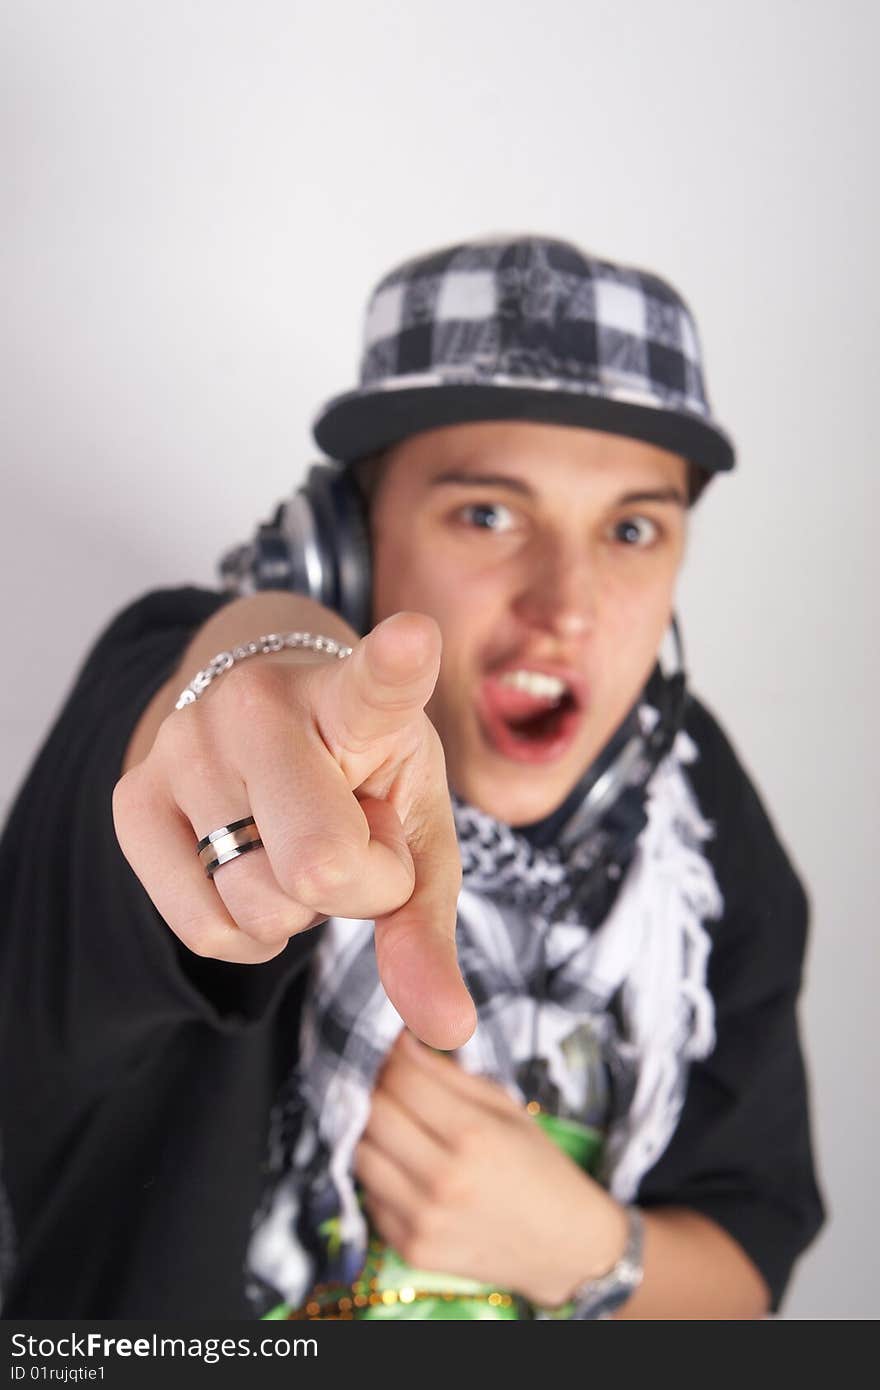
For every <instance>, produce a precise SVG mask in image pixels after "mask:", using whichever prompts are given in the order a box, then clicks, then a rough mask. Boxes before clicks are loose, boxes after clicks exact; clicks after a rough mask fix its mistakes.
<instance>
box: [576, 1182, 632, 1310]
mask: <svg viewBox="0 0 880 1390" xmlns="http://www.w3.org/2000/svg"><path fill="white" fill-rule="evenodd" d="M626 1216H627V1238H626V1248H625V1249H624V1252H623V1254H622V1255H621V1257H620V1259H619V1260H618V1261H617V1264H616V1265H615V1266H614V1268H613V1269H609V1271H608V1273H607V1274H603V1275H601V1277H600V1278H598V1279H588V1280H586V1282H585V1283H583V1284H579V1285H578V1287H577V1288H576V1289H575V1291H574V1293H573V1294H572V1296H571V1298H570V1299H569V1304H570V1305H571V1313H570V1314H569V1317H571V1318H573V1319H574V1318H609V1317H610V1316H611V1314H612V1313H613V1312H615V1310H616V1309H617V1308H620V1307H621V1306H622V1305H623V1304H624V1303H625V1302H626V1300H627V1299H628V1298H629V1297H630V1295H631V1294H634V1293H635V1291H636V1289H637V1288H638V1287H639V1284H641V1282H642V1274H643V1266H642V1249H643V1246H644V1226H643V1223H642V1213H641V1212H640V1211H639V1209H638V1207H627V1209H626Z"/></svg>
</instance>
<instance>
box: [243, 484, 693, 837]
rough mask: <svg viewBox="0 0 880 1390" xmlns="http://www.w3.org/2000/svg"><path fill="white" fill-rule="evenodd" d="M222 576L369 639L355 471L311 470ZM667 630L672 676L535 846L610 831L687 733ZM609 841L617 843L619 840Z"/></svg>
mask: <svg viewBox="0 0 880 1390" xmlns="http://www.w3.org/2000/svg"><path fill="white" fill-rule="evenodd" d="M220 573H221V576H222V579H223V583H224V587H225V588H227V589H229V590H231V591H233V592H235V593H238V594H241V593H252V592H254V591H255V590H260V589H291V590H293V591H294V592H296V593H302V594H306V595H308V597H310V598H313V599H316V600H317V601H318V603H321V604H323V605H324V606H325V607H327V608H332V609H333V610H334V612H336V613H338V614H339V615H340V616H341V617H342V618H344V619H345V620H346V622H348V623H349V624H350V625H351V626H352V627H353V628H354V629H355V631H356V632H358V633H361V634H364V633H366V632H368V631H369V629H370V627H371V626H372V610H371V592H372V564H371V558H370V535H369V525H368V521H367V508H366V501H365V498H364V496H363V494H362V493H361V491H360V489H359V488H358V486H357V483H356V481H355V479H354V477H353V475H352V473H351V470H350V469H349V468H348V467H347V466H346V465H344V464H340V463H335V462H327V463H316V464H313V465H312V467H311V468H310V469H309V472H308V474H307V476H306V480H305V482H304V483H303V485H302V486H301V487H300V488H298V489H297V491H296V492H294V494H293V496H292V497H290V498H288V499H287V500H286V501H284V502H281V503H280V504H279V506H278V507H277V509H276V511H275V513H274V515H273V517H272V519H271V520H270V521H269V522H267V523H265V524H263V525H262V526H260V527H259V529H258V531H257V534H256V536H255V538H254V540H253V541H251V542H250V543H249V544H246V545H243V546H238V547H237V548H236V549H235V550H231V551H229V552H228V553H227V554H226V555H224V556H223V558H222V560H221V562H220ZM670 631H671V636H672V640H673V646H674V661H675V665H674V669H673V670H672V672H666V671H664V670H663V667H662V664H661V661H660V659H659V658H658V661H657V664H656V666H655V667H654V670H653V672H652V674H651V677H650V679H649V680H648V683H647V685H646V686H645V689H644V690H643V691H642V692H641V694H640V695H639V698H638V700H637V701H636V703H635V704H634V705H633V707H632V709H631V710H630V711H629V713H628V714H627V716H626V718H625V719H624V720H623V722H622V723H621V725H620V726H619V728H618V729H617V730H616V732H615V733H614V735H613V736H612V738H611V739H610V740H609V742H608V743H607V745H606V746H605V748H604V749H603V750H602V752H601V753H600V754H599V756H598V757H597V758H596V760H595V761H594V763H593V764H592V766H591V767H590V768H589V769H588V770H587V772H586V773H585V774H584V776H583V778H581V779H580V781H579V782H578V784H577V786H576V787H575V788H574V789H573V791H572V792H571V793H570V794H569V796H567V797H566V799H565V801H564V802H563V804H562V806H561V807H557V809H556V810H555V811H553V812H551V814H550V815H549V816H546V817H545V818H544V819H543V820H541V821H537V822H535V824H534V825H531V826H525V827H520V829H522V830H523V832H524V833H525V834H526V835H527V838H528V839H529V840H531V842H532V843H533V844H536V845H545V844H550V843H556V844H558V845H559V846H560V847H567V846H568V845H570V844H574V843H575V842H576V841H577V840H579V839H581V838H582V837H584V836H586V835H590V834H591V833H592V832H594V831H595V830H597V829H598V828H599V827H600V825H603V826H606V827H607V826H608V822H609V821H612V822H613V819H614V812H615V809H617V811H618V813H620V812H621V810H622V809H623V808H624V807H626V806H629V807H633V806H638V807H641V804H642V800H643V795H642V794H643V792H644V788H645V786H646V785H647V783H648V781H649V780H650V778H651V776H652V774H653V772H654V770H655V769H656V767H657V766H658V764H659V763H660V762H661V761H662V759H663V758H664V757H665V756H666V754H667V753H668V752H669V751H670V749H671V748H672V745H673V743H674V742H675V738H676V735H677V734H678V732H679V730H680V729H681V727H682V724H683V721H684V712H685V706H686V703H687V677H686V672H685V660H684V647H683V644H682V639H681V632H680V629H679V625H678V622H677V620H676V618H675V617H673V618H672V622H671V628H670ZM642 703H647V704H648V705H649V706H650V707H651V708H653V709H655V710H656V711H657V716H658V717H657V719H656V722H655V723H654V724H653V727H652V728H651V729H649V730H646V729H644V728H643V727H642V721H641V718H640V716H639V705H641V704H642ZM626 793H629V795H628V796H627V795H625V794H626ZM624 819H625V820H627V821H628V825H627V827H626V831H625V833H624V838H625V839H626V840H627V841H630V840H631V839H632V838H633V829H634V825H635V823H634V821H633V818H632V815H631V814H630V815H625V816H624ZM641 823H642V824H643V823H644V822H643V821H642V822H641ZM636 828H640V826H638V827H636ZM611 838H612V839H616V840H620V838H621V833H620V832H618V833H612V835H611Z"/></svg>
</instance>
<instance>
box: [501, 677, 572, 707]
mask: <svg viewBox="0 0 880 1390" xmlns="http://www.w3.org/2000/svg"><path fill="white" fill-rule="evenodd" d="M501 684H502V685H512V686H513V688H514V690H522V691H524V692H525V693H526V694H527V695H534V696H535V697H536V698H538V699H542V700H557V701H558V700H561V699H562V697H563V695H564V694H565V692H566V690H567V689H568V687H567V686H566V684H565V681H561V680H560V679H559V678H558V676H546V675H544V673H543V672H542V671H505V673H504V675H503V676H502V677H501Z"/></svg>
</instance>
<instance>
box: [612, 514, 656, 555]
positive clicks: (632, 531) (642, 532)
mask: <svg viewBox="0 0 880 1390" xmlns="http://www.w3.org/2000/svg"><path fill="white" fill-rule="evenodd" d="M614 535H615V538H616V539H617V540H620V541H623V544H624V545H626V546H629V547H632V548H638V549H644V548H645V547H646V546H649V545H653V543H654V541H656V540H657V538H658V536H659V535H660V528H659V526H658V525H657V523H656V522H655V521H652V520H651V519H650V517H647V516H628V517H626V518H625V520H623V521H618V522H617V523H616V525H615V527H614Z"/></svg>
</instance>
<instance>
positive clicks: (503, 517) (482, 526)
mask: <svg viewBox="0 0 880 1390" xmlns="http://www.w3.org/2000/svg"><path fill="white" fill-rule="evenodd" d="M458 515H459V516H460V517H461V518H462V520H463V521H464V522H465V524H466V525H468V526H475V527H476V528H477V529H478V530H480V531H510V530H512V529H513V527H514V525H515V522H514V519H513V513H512V512H511V510H510V508H509V507H505V506H504V505H503V503H501V502H471V503H469V504H468V505H467V506H466V507H462V508H461V511H460V512H459V513H458Z"/></svg>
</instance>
